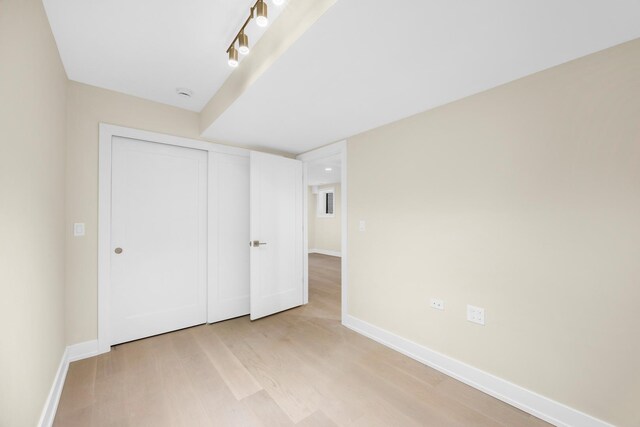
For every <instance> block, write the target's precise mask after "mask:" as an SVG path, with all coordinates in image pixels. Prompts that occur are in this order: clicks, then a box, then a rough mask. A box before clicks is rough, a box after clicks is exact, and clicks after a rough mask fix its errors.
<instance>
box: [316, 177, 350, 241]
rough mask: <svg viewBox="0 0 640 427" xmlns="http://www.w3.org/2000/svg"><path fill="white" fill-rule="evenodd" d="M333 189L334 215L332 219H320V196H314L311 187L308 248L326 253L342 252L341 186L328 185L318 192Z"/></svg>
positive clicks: (321, 186) (320, 188) (320, 187)
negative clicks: (318, 209) (318, 208)
mask: <svg viewBox="0 0 640 427" xmlns="http://www.w3.org/2000/svg"><path fill="white" fill-rule="evenodd" d="M325 188H333V189H334V190H335V196H334V213H335V215H334V216H333V217H332V218H318V215H317V214H316V209H317V206H318V195H317V194H312V192H311V187H309V206H308V214H309V219H308V224H309V227H308V229H309V244H308V248H309V249H310V250H312V249H321V250H325V251H332V252H340V251H341V249H342V237H341V236H342V213H341V206H340V204H341V202H342V199H341V194H342V193H341V191H340V184H339V183H337V184H327V185H320V186H318V190H322V189H325Z"/></svg>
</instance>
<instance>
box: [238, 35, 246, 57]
mask: <svg viewBox="0 0 640 427" xmlns="http://www.w3.org/2000/svg"><path fill="white" fill-rule="evenodd" d="M238 51H239V52H240V53H241V54H243V55H246V54H247V53H249V37H247V35H246V34H245V33H244V30H242V31H240V35H238Z"/></svg>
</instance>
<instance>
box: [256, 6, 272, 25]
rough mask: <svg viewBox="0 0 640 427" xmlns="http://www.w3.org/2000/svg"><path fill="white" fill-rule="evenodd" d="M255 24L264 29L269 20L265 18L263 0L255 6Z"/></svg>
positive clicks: (265, 8)
mask: <svg viewBox="0 0 640 427" xmlns="http://www.w3.org/2000/svg"><path fill="white" fill-rule="evenodd" d="M256 16H257V17H256V24H258V26H259V27H266V26H267V25H268V24H269V18H268V17H267V4H266V3H265V2H264V0H260V1H259V2H258V3H257V4H256Z"/></svg>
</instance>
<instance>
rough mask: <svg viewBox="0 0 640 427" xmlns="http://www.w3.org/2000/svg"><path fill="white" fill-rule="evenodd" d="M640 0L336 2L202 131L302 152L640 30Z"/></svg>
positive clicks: (216, 137)
mask: <svg viewBox="0 0 640 427" xmlns="http://www.w3.org/2000/svg"><path fill="white" fill-rule="evenodd" d="M639 22H640V1H639V0H616V1H606V0H535V1H513V0H484V1H477V0H446V1H445V0H439V1H436V0H397V1H385V2H383V1H373V2H372V1H371V0H342V1H338V2H337V3H336V5H335V6H333V7H332V8H331V9H329V11H328V12H327V13H326V14H325V15H324V16H322V17H321V18H320V20H319V21H318V22H317V23H316V24H315V25H314V26H313V27H311V28H310V29H309V30H308V31H307V32H306V33H305V34H304V35H303V36H302V37H301V38H300V39H298V41H297V42H296V43H295V44H294V45H293V46H292V47H291V48H290V49H289V50H288V51H287V52H286V53H285V54H284V55H283V56H281V57H280V59H279V60H278V61H277V62H276V63H275V64H274V65H273V66H272V67H271V68H270V69H269V70H267V71H266V72H265V73H264V74H263V75H262V77H261V78H260V79H259V80H258V81H257V82H256V83H254V84H253V86H251V87H250V88H249V89H248V90H247V91H246V92H245V93H244V95H242V96H241V97H240V98H239V99H238V100H236V102H235V103H234V104H233V105H232V106H231V107H230V108H229V109H228V110H227V111H226V112H225V113H223V114H222V116H221V117H220V118H219V119H218V120H217V121H216V122H215V123H214V124H213V125H212V126H211V127H210V128H209V129H207V130H206V131H205V133H204V135H203V136H205V137H207V138H210V139H214V140H221V141H227V142H233V143H241V144H246V145H252V146H264V147H269V148H272V149H277V150H282V151H287V152H292V153H301V152H305V151H307V150H309V149H312V148H315V147H318V146H321V145H324V144H327V143H329V142H333V141H337V140H340V139H343V138H346V137H348V136H351V135H354V134H357V133H360V132H363V131H365V130H368V129H371V128H374V127H378V126H381V125H383V124H386V123H389V122H392V121H395V120H398V119H400V118H404V117H407V116H410V115H413V114H416V113H418V112H421V111H425V110H427V109H430V108H433V107H436V106H439V105H442V104H445V103H448V102H451V101H453V100H456V99H459V98H462V97H465V96H468V95H471V94H474V93H478V92H480V91H483V90H486V89H489V88H491V87H495V86H498V85H500V84H503V83H506V82H509V81H512V80H514V79H517V78H520V77H523V76H526V75H529V74H532V73H534V72H537V71H540V70H543V69H546V68H549V67H552V66H554V65H558V64H561V63H563V62H566V61H569V60H571V59H575V58H578V57H580V56H584V55H587V54H589V53H592V52H596V51H598V50H602V49H605V48H607V47H610V46H613V45H616V44H619V43H622V42H624V41H628V40H631V39H634V38H638V37H640V25H639Z"/></svg>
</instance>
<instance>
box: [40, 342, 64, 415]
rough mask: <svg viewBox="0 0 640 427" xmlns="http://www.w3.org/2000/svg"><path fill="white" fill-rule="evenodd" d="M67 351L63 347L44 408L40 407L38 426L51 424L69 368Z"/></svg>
mask: <svg viewBox="0 0 640 427" xmlns="http://www.w3.org/2000/svg"><path fill="white" fill-rule="evenodd" d="M67 356H68V351H67V349H66V348H65V349H64V352H63V353H62V358H61V359H60V365H58V371H57V372H56V376H55V377H54V378H53V385H52V386H51V390H49V396H47V400H46V401H45V402H44V408H42V414H40V420H39V421H38V426H39V427H51V426H52V425H53V419H54V418H55V417H56V410H57V409H58V402H59V401H60V395H61V394H62V386H64V379H65V378H66V377H67V370H68V369H69V361H68V358H67Z"/></svg>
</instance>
